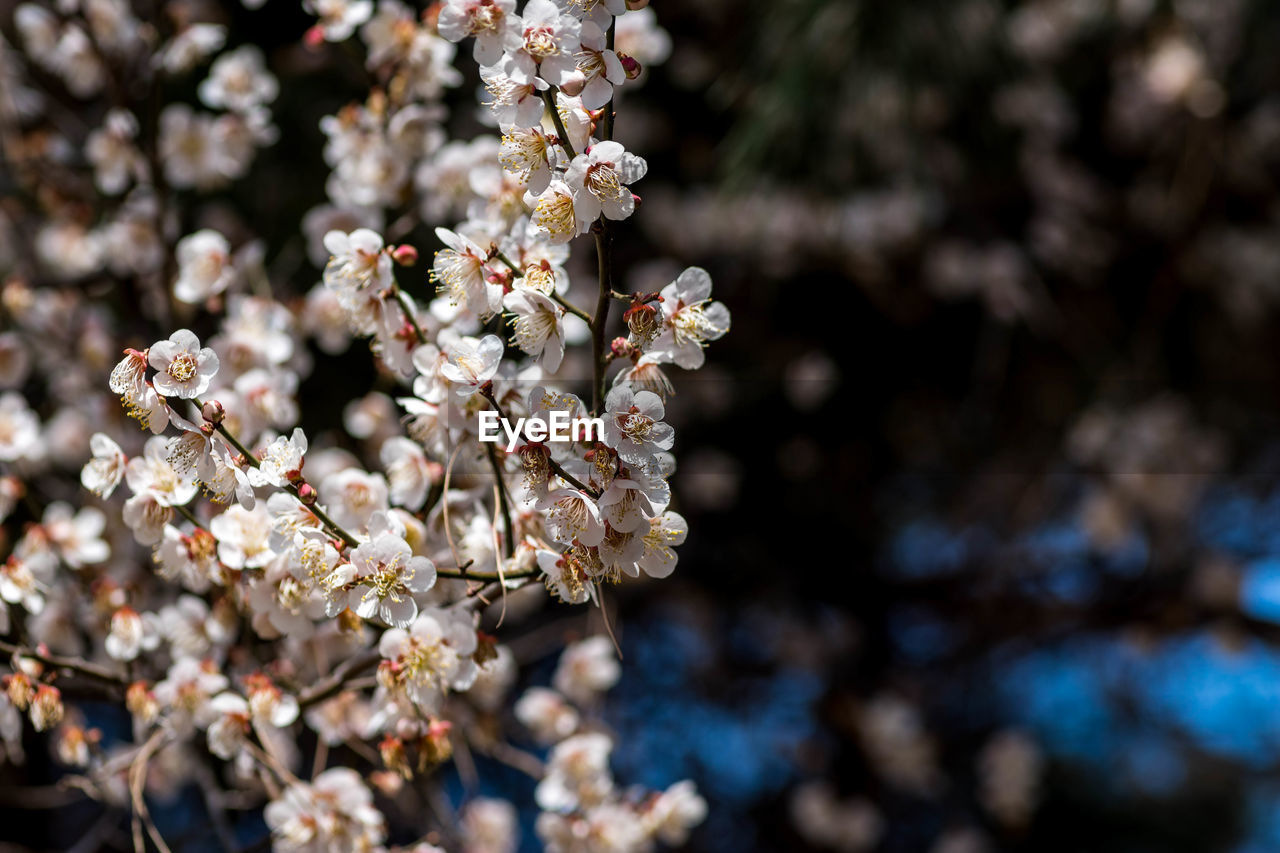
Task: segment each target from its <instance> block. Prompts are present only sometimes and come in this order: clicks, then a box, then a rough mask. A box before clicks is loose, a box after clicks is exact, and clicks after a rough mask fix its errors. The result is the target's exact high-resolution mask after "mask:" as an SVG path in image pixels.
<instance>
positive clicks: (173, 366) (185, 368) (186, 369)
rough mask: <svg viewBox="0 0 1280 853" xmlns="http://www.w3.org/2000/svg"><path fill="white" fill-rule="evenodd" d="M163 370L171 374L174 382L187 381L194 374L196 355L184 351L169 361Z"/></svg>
mask: <svg viewBox="0 0 1280 853" xmlns="http://www.w3.org/2000/svg"><path fill="white" fill-rule="evenodd" d="M164 372H165V373H167V374H169V375H170V376H172V377H173V381H174V382H188V381H190V380H191V377H193V376H195V375H196V357H195V356H194V355H192V354H191V353H189V352H184V353H182V354H181V355H179V356H178V357H177V358H175V359H174V360H173V361H171V362H169V366H168V367H166V368H165V370H164Z"/></svg>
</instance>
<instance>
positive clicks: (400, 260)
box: [391, 243, 418, 267]
mask: <svg viewBox="0 0 1280 853" xmlns="http://www.w3.org/2000/svg"><path fill="white" fill-rule="evenodd" d="M391 260H393V261H395V262H396V263H397V264H400V265H401V266H405V267H411V266H413V265H414V264H416V263H417V262H418V250H417V249H415V248H414V247H413V246H410V245H408V244H407V243H403V244H401V245H399V246H396V247H395V248H394V249H392V250H391Z"/></svg>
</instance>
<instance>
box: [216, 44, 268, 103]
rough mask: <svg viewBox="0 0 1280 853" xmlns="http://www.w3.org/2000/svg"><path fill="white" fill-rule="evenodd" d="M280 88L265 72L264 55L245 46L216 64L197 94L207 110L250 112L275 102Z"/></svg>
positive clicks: (217, 60)
mask: <svg viewBox="0 0 1280 853" xmlns="http://www.w3.org/2000/svg"><path fill="white" fill-rule="evenodd" d="M279 88H280V87H279V84H278V83H277V82H276V78H275V77H274V76H273V75H272V74H271V73H270V72H269V71H267V69H266V65H265V63H264V62H263V58H262V51H260V50H259V49H258V48H256V47H254V46H253V45H250V44H246V45H242V46H241V47H238V48H236V49H235V50H232V51H228V52H227V53H224V54H222V55H221V56H219V57H218V58H217V59H216V60H214V63H213V65H212V67H210V69H209V76H208V77H206V78H205V79H204V80H203V81H202V82H201V83H200V88H199V89H198V90H197V91H198V94H199V96H200V101H201V102H202V103H203V104H204V105H205V106H207V107H212V108H213V109H226V110H232V111H235V112H250V111H252V110H253V109H254V108H256V107H261V106H264V105H266V104H269V103H271V102H272V101H274V100H275V98H276V93H277V92H278V91H279Z"/></svg>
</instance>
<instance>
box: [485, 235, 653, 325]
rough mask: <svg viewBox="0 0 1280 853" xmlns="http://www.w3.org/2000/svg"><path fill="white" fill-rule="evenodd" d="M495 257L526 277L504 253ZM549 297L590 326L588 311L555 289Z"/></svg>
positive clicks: (621, 297)
mask: <svg viewBox="0 0 1280 853" xmlns="http://www.w3.org/2000/svg"><path fill="white" fill-rule="evenodd" d="M493 257H495V258H497V259H498V260H500V261H502V262H503V263H504V264H506V265H507V266H508V267H510V268H511V271H512V272H514V273H516V274H517V275H520V276H523V275H524V270H523V269H522V268H521V267H520V265H519V264H517V263H516V262H515V261H513V260H511V259H510V258H508V257H507V256H506V254H505V253H504V252H500V251H496V250H495V251H494V253H493ZM548 295H549V296H550V297H551V298H552V299H554V300H555V301H556V302H557V303H558V304H559V305H560V307H561V308H563V309H564V310H566V311H568V312H569V313H570V314H573V315H574V316H576V317H580V318H582V320H583V321H584V322H585V323H587V324H588V325H590V324H591V315H590V314H588V313H587V312H586V311H583V310H582V309H581V308H579V307H578V306H576V305H570V304H569V302H568V300H566V299H565V298H564V297H563V296H561V295H560V294H559V293H556V291H555V289H554V288H553V289H552V290H551V293H549V294H548ZM619 298H620V299H630V297H628V296H622V295H619Z"/></svg>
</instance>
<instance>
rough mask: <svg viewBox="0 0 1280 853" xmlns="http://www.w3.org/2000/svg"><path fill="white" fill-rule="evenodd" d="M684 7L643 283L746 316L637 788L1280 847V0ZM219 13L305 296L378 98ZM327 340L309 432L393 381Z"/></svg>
mask: <svg viewBox="0 0 1280 853" xmlns="http://www.w3.org/2000/svg"><path fill="white" fill-rule="evenodd" d="M652 5H653V7H654V9H655V10H656V12H657V17H658V21H659V23H660V25H661V26H662V27H663V28H665V29H666V30H667V31H668V32H669V34H670V36H671V42H672V44H671V48H672V49H671V55H670V58H669V59H668V60H667V62H666V63H665V64H663V65H659V66H656V67H654V68H653V69H651V70H649V71H647V72H646V73H647V75H648V80H647V83H646V85H645V87H644V88H642V89H639V90H637V91H635V92H634V93H632V92H630V91H627V90H624V93H623V97H622V99H621V101H620V103H619V105H618V115H619V119H618V124H617V136H618V138H619V139H620V140H621V141H623V142H624V143H625V144H626V146H627V148H628V149H629V150H634V151H637V152H639V153H641V154H642V155H643V156H645V157H646V158H647V159H648V161H649V164H650V170H649V176H648V177H647V178H646V179H645V181H644V182H643V185H641V186H639V187H637V189H638V190H639V191H640V192H641V194H642V196H643V206H642V208H641V210H640V211H639V212H638V214H637V216H635V217H634V218H633V219H632V220H630V221H628V222H627V223H626V226H625V227H624V228H622V229H620V233H619V237H618V241H617V247H616V253H617V260H618V264H619V271H620V273H619V277H620V278H621V280H622V281H623V282H625V284H626V285H627V286H628V287H629V288H630V289H654V288H655V287H658V286H661V285H662V284H664V283H666V282H667V281H670V280H671V278H672V277H673V276H674V274H675V273H677V272H679V270H680V269H682V268H683V267H685V266H689V265H698V266H703V267H705V268H706V269H708V270H709V271H710V273H711V275H712V278H713V280H714V282H715V291H714V292H715V295H716V297H717V298H718V299H720V300H722V301H724V302H725V303H726V305H728V307H729V308H730V310H731V311H732V313H733V321H734V326H733V330H732V332H731V333H730V334H729V335H727V336H726V337H725V338H723V339H721V340H719V341H717V342H715V343H714V344H712V346H711V347H710V349H709V352H708V359H707V366H706V367H705V368H704V369H703V370H702V371H699V372H698V373H697V374H691V375H688V376H684V377H677V394H676V396H675V397H674V399H673V400H672V402H671V405H670V411H671V417H670V419H671V420H672V421H673V422H674V423H676V424H677V426H678V444H677V447H676V451H677V453H678V458H679V460H680V466H681V467H680V469H679V470H678V472H677V473H676V475H675V477H674V479H673V486H674V488H675V493H676V498H675V504H674V507H675V508H676V509H678V510H679V511H680V512H681V513H682V514H684V515H685V516H686V517H687V518H688V520H689V527H690V531H691V532H690V535H689V539H688V542H687V544H686V545H685V546H684V547H683V548H682V549H681V551H680V564H679V567H678V568H677V570H676V573H675V575H674V576H673V577H672V578H671V579H669V580H667V581H664V582H662V583H660V584H653V585H634V586H623V587H621V588H619V589H618V591H617V598H616V606H617V607H618V609H619V614H618V617H617V628H618V632H619V637H620V640H621V644H622V648H623V651H624V654H625V661H624V675H623V678H622V681H621V683H620V684H619V685H618V687H617V688H615V689H614V691H612V692H611V693H610V694H609V697H608V699H607V700H606V705H605V707H604V708H603V713H604V716H605V719H606V720H607V721H608V723H609V725H610V726H611V727H613V728H614V729H615V730H616V731H617V732H618V734H619V747H618V751H617V752H616V753H615V758H616V761H615V769H616V771H617V776H618V778H619V780H620V781H621V782H623V783H627V782H634V783H643V784H646V785H649V786H653V787H661V786H665V785H667V784H670V783H671V782H674V781H675V780H677V779H680V778H684V777H692V778H694V779H695V780H696V781H697V783H698V786H699V789H700V790H701V791H702V793H703V794H704V795H705V796H706V797H707V799H708V801H709V804H710V807H711V811H710V816H709V818H708V820H707V822H706V823H705V824H704V825H703V826H702V827H701V828H700V829H699V830H698V831H697V832H696V833H695V835H694V837H693V839H692V842H691V844H690V846H689V848H688V849H690V850H693V851H705V852H706V853H719V852H720V851H724V853H729V852H730V851H732V852H733V853H742V851H757V850H758V851H809V850H814V851H818V850H835V851H848V853H859V852H860V851H928V853H982V852H983V851H1004V850H1009V851H1032V850H1034V851H1085V850H1087V851H1117V853H1118V851H1125V852H1126V853H1129V852H1130V851H1135V852H1136V851H1236V853H1262V851H1274V850H1280V654H1277V646H1276V643H1277V641H1280V489H1278V487H1280V441H1277V438H1280V430H1278V429H1277V427H1278V426H1280V411H1278V409H1280V393H1278V392H1280V335H1278V334H1277V332H1280V326H1278V324H1277V319H1278V317H1277V307H1280V306H1278V303H1280V183H1278V182H1280V62H1278V61H1277V58H1276V49H1275V47H1276V45H1277V44H1280V7H1277V6H1276V4H1274V3H1270V2H1266V0H1255V2H1248V0H1035V2H1021V3H1017V2H998V0H914V2H911V3H888V2H874V0H767V2H766V0H738V2H728V0H703V2H699V3H674V2H663V0H654V2H653V4H652ZM219 15H220V16H221V17H222V18H224V19H225V20H226V22H227V23H229V24H230V25H231V35H230V37H229V39H228V43H229V44H235V43H238V42H241V41H246V40H248V41H253V42H254V43H257V44H259V45H261V46H262V47H263V49H264V50H265V51H266V53H267V58H268V64H269V66H270V67H271V69H272V70H273V72H274V73H276V74H277V75H278V76H279V77H280V78H281V83H282V87H281V89H282V90H281V96H280V98H279V100H278V101H277V103H276V105H275V110H276V115H275V121H276V123H277V125H278V126H279V127H280V128H281V130H282V137H281V138H282V141H281V143H279V144H277V145H275V146H273V147H271V148H268V149H266V150H265V151H264V152H262V153H261V154H260V155H259V157H258V158H257V160H256V161H255V163H254V166H253V172H252V173H251V175H250V177H249V179H248V180H245V181H242V182H240V183H239V184H237V185H236V187H234V188H232V189H230V190H228V191H227V192H226V193H225V199H224V201H225V204H226V205H227V207H228V209H234V208H236V207H238V206H239V207H246V208H247V207H252V208H253V209H256V210H259V211H266V212H267V213H268V215H266V216H264V217H262V218H261V219H258V220H255V221H254V222H253V228H254V230H255V232H256V233H258V234H259V235H260V236H261V237H262V238H263V239H264V240H265V241H266V246H267V252H266V256H267V262H268V269H269V271H270V278H271V284H272V287H273V288H274V289H275V292H276V294H277V295H278V296H281V297H283V296H287V295H290V294H292V295H295V296H296V295H301V294H303V293H305V292H306V291H307V290H308V289H309V288H310V287H311V286H312V285H314V283H315V281H316V280H317V276H318V270H317V269H316V268H315V267H314V266H312V265H310V263H309V262H308V260H307V255H306V247H305V242H304V239H303V237H302V235H301V234H300V233H298V232H297V229H296V223H298V222H299V221H300V220H301V218H302V216H303V214H304V213H305V212H306V211H307V210H308V209H310V208H312V207H314V206H315V205H317V204H319V203H320V202H322V201H323V200H324V176H325V174H326V173H327V167H326V166H325V164H324V162H323V160H322V159H321V156H320V151H321V147H322V143H323V137H322V135H321V133H320V131H319V129H318V127H317V123H318V121H319V118H320V117H321V116H323V115H326V114H332V113H334V112H335V111H336V110H338V109H340V108H341V107H342V106H343V105H344V104H346V103H348V102H350V101H352V100H355V99H358V98H361V97H362V96H363V95H364V94H366V93H367V84H366V83H365V81H364V79H363V77H362V76H361V75H360V74H359V73H347V72H348V71H350V69H344V66H343V64H342V61H341V59H340V57H339V58H338V59H337V60H335V56H334V55H333V53H330V54H326V55H325V56H324V57H323V60H324V61H323V62H322V61H321V59H322V57H319V56H317V55H316V54H315V53H314V52H311V51H308V50H307V49H305V48H303V47H302V45H301V37H302V34H303V33H304V32H305V30H306V29H307V27H309V26H310V24H311V22H312V19H311V18H309V17H308V16H307V15H305V14H304V13H303V12H302V10H301V9H300V8H299V7H298V6H297V4H295V3H291V2H287V0H279V2H277V0H272V2H271V3H270V4H268V6H267V7H266V8H265V9H263V10H261V11H258V12H253V13H250V12H247V11H246V10H244V9H242V8H240V7H239V6H238V5H233V4H228V5H226V6H225V7H224V8H223V9H221V11H220V12H219ZM6 18H7V16H6ZM334 52H338V53H340V52H339V51H337V49H336V48H334ZM350 62H351V67H352V68H355V69H356V71H357V72H358V71H359V68H358V63H359V59H358V58H353V59H351V60H350ZM458 65H459V67H460V68H462V69H463V70H464V73H465V74H466V75H467V82H466V83H464V84H463V85H462V86H461V87H459V88H458V89H457V90H456V91H454V92H452V93H451V95H450V97H451V98H452V99H453V110H452V118H451V119H450V128H451V130H452V132H453V136H454V137H455V138H461V139H467V138H470V137H471V136H474V135H476V134H478V133H481V132H485V128H484V127H482V126H481V125H480V124H479V123H478V122H477V121H476V120H475V117H474V114H473V108H472V107H468V106H467V104H468V103H471V104H474V91H475V88H474V87H475V85H476V84H477V82H478V77H477V75H476V73H475V70H474V68H473V67H471V63H470V62H469V61H468V60H467V59H466V57H465V56H462V57H461V58H460V60H459V62H458ZM191 85H192V88H194V85H195V82H194V78H193V80H192V84H191ZM228 221H230V220H228ZM221 227H223V228H224V230H227V233H229V234H230V233H231V229H232V228H234V225H233V224H225V223H224V224H223V225H222V226H221ZM233 242H234V240H233ZM407 242H413V243H415V244H416V245H418V246H419V248H420V249H422V250H423V251H424V252H426V251H430V250H431V249H433V248H434V246H435V243H434V238H433V237H431V235H430V230H429V229H427V228H425V227H420V228H418V229H417V230H415V232H414V233H413V234H412V235H411V236H410V237H409V238H408V239H407ZM575 250H576V254H575V258H574V264H576V265H577V266H576V267H575V268H574V270H573V271H574V273H575V276H576V277H577V279H578V280H579V281H580V283H581V284H582V286H583V291H582V293H583V294H585V293H586V292H587V291H588V290H590V289H591V288H592V287H594V283H593V281H592V269H593V265H594V258H593V257H592V253H591V252H590V249H589V247H588V246H586V245H585V244H582V245H577V246H575ZM423 275H424V276H425V271H423ZM417 286H418V287H419V288H423V289H421V290H417V291H413V292H414V293H415V295H421V294H423V293H425V287H426V285H425V280H423V281H419V282H418V283H417ZM357 356H358V357H357ZM316 359H317V361H316V369H315V370H314V371H313V373H312V375H311V378H310V379H309V380H308V381H307V382H306V383H304V385H303V387H302V389H301V395H300V397H301V409H302V411H304V412H307V413H309V414H316V413H318V416H319V418H321V419H323V418H324V417H326V414H327V416H328V417H329V418H331V422H330V423H329V424H324V423H308V427H309V429H320V428H323V427H325V426H329V427H332V428H334V429H337V428H338V427H339V426H340V425H341V423H342V420H343V418H342V414H343V413H342V412H340V411H331V410H326V409H325V406H324V402H325V400H326V399H330V398H331V395H334V394H335V393H336V392H337V391H342V392H343V393H347V394H349V393H351V392H352V391H353V390H356V391H357V393H359V391H358V389H362V388H367V387H374V386H377V387H385V388H386V389H390V388H391V387H392V386H391V384H390V383H389V382H385V378H379V377H378V375H377V374H376V372H375V369H374V367H373V366H372V365H370V364H369V363H368V362H369V359H367V358H365V357H364V354H363V353H362V352H360V351H358V348H356V349H353V350H352V351H351V353H349V354H348V355H347V356H338V357H334V356H326V355H322V354H317V355H316ZM379 382H383V383H384V386H378V383H379ZM342 399H346V397H345V396H344V397H342ZM563 616H564V612H563V611H561V612H559V613H555V614H551V615H549V616H546V617H544V618H543V620H542V623H541V625H540V627H537V628H536V631H540V632H541V633H536V632H534V631H531V632H530V634H528V635H527V636H525V637H523V638H517V639H516V640H514V642H515V643H516V644H517V645H518V648H519V649H520V652H521V656H522V658H523V659H525V660H529V661H530V662H531V664H532V665H531V667H530V668H529V670H528V671H527V673H526V680H527V682H528V683H546V681H547V679H548V678H549V675H550V672H551V669H552V668H553V667H554V664H555V653H556V652H557V651H558V649H559V648H560V646H561V645H562V642H561V641H562V640H563V639H567V638H571V637H574V636H580V635H581V634H582V633H584V632H586V631H588V630H596V629H598V627H599V626H598V625H594V626H593V625H590V624H588V623H586V622H585V621H584V620H583V619H582V618H581V617H575V619H573V620H564V619H563ZM548 632H549V633H548ZM548 637H549V638H550V639H549V640H548ZM504 639H506V637H504ZM519 644H523V645H519ZM488 770H489V771H490V772H487V773H485V774H483V775H484V777H485V778H486V780H487V781H486V783H485V784H486V785H488V786H489V790H490V791H491V792H493V793H497V794H501V795H504V796H510V797H513V798H515V799H517V801H519V800H521V799H523V800H524V801H525V802H530V801H531V797H530V791H531V783H528V782H526V781H524V780H522V779H520V778H518V777H516V776H515V774H512V773H509V772H504V771H503V770H502V769H501V768H497V767H494V768H488ZM33 772H36V771H33ZM50 772H52V771H50ZM9 814H10V816H14V817H16V816H17V814H18V812H10V813H9ZM163 817H164V815H163V813H162V814H161V815H160V816H159V817H158V820H159V819H162V818H163ZM529 817H530V818H532V812H530V814H529ZM171 820H173V821H175V822H177V823H176V824H174V825H171V826H167V827H166V826H162V829H165V830H166V834H169V833H170V832H176V834H177V835H179V836H180V835H181V832H180V831H178V830H180V828H181V822H182V821H183V820H184V818H183V817H182V813H181V812H175V813H174V814H173V815H171ZM526 836H527V840H526V845H527V846H526V849H529V850H533V849H536V842H535V841H534V839H532V837H531V833H526ZM192 844H195V842H194V841H193V842H192ZM190 849H199V848H198V846H192V847H190Z"/></svg>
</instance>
